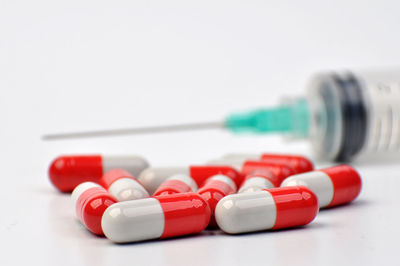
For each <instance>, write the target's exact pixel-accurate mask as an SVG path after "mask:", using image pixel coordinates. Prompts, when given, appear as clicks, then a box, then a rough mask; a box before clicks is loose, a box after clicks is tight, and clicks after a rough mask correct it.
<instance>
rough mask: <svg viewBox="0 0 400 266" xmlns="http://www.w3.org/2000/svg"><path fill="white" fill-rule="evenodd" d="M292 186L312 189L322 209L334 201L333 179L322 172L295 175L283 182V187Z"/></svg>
mask: <svg viewBox="0 0 400 266" xmlns="http://www.w3.org/2000/svg"><path fill="white" fill-rule="evenodd" d="M290 186H306V187H308V188H309V189H311V190H312V191H313V192H314V193H315V195H316V196H317V198H318V203H319V207H320V208H324V207H326V206H328V205H329V203H331V201H332V199H333V194H334V187H333V183H332V179H331V178H330V177H329V176H328V175H327V174H325V173H324V172H321V171H312V172H309V173H303V174H299V175H293V176H291V177H288V178H286V179H285V180H283V182H282V184H281V187H290Z"/></svg>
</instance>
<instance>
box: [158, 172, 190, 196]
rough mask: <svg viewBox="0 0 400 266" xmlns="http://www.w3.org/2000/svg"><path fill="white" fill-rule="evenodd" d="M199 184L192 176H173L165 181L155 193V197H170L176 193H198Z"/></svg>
mask: <svg viewBox="0 0 400 266" xmlns="http://www.w3.org/2000/svg"><path fill="white" fill-rule="evenodd" d="M196 191H197V184H196V181H194V180H193V178H191V177H190V176H187V175H180V174H178V175H173V176H171V177H169V178H168V179H167V180H165V181H164V182H163V183H162V184H161V185H160V186H159V187H158V189H157V190H156V192H154V194H153V196H161V195H169V194H175V193H185V192H196Z"/></svg>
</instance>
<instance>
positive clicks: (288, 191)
mask: <svg viewBox="0 0 400 266" xmlns="http://www.w3.org/2000/svg"><path fill="white" fill-rule="evenodd" d="M266 191H268V192H269V193H271V195H272V197H273V199H274V201H275V205H276V220H275V225H274V227H273V228H272V229H280V228H288V227H294V226H300V225H306V224H308V223H310V222H311V221H312V220H314V218H315V216H316V215H317V213H318V211H319V206H318V199H317V196H316V195H315V194H314V192H312V191H311V190H309V189H308V188H306V187H304V186H294V187H279V188H271V189H266Z"/></svg>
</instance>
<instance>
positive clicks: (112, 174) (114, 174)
mask: <svg viewBox="0 0 400 266" xmlns="http://www.w3.org/2000/svg"><path fill="white" fill-rule="evenodd" d="M121 178H130V179H133V180H135V181H138V180H137V179H136V178H134V177H133V175H131V174H130V173H129V172H128V171H126V170H123V169H112V170H110V171H108V172H106V173H105V174H104V175H103V176H102V178H101V179H100V182H99V183H100V185H101V186H102V187H105V188H106V189H108V188H109V187H110V186H111V185H112V184H113V183H114V182H115V181H117V180H118V179H121ZM138 182H139V181H138Z"/></svg>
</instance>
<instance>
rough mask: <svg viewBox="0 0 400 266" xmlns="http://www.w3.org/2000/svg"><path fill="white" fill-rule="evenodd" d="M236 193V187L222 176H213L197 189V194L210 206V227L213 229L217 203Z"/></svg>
mask: <svg viewBox="0 0 400 266" xmlns="http://www.w3.org/2000/svg"><path fill="white" fill-rule="evenodd" d="M233 193H236V185H235V183H234V182H233V181H232V179H231V178H229V177H227V176H224V175H215V176H212V177H210V178H209V179H207V181H206V182H205V184H204V185H203V186H202V187H201V188H200V189H199V191H198V194H200V196H202V197H203V199H205V200H206V201H207V203H208V206H210V210H211V219H210V224H209V226H210V227H215V226H216V223H215V218H214V210H215V207H216V206H217V203H218V201H220V200H221V199H222V198H223V197H225V196H227V195H230V194H233Z"/></svg>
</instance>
